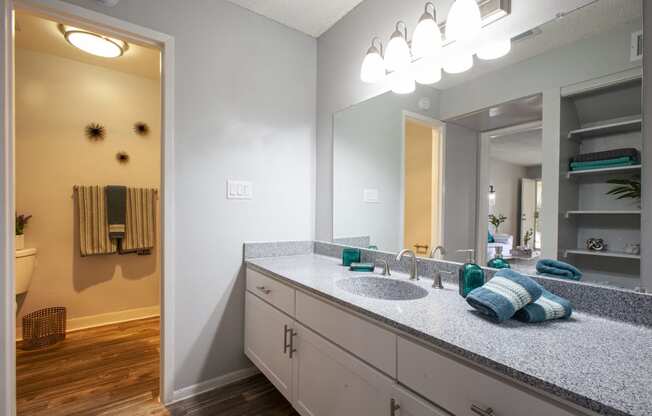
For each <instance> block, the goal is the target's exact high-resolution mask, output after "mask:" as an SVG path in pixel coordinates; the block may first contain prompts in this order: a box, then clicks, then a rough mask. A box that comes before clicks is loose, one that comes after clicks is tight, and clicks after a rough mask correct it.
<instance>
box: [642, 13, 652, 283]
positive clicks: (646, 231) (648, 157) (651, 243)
mask: <svg viewBox="0 0 652 416" xmlns="http://www.w3.org/2000/svg"><path fill="white" fill-rule="evenodd" d="M643 22H644V24H643V31H644V32H645V33H652V4H650V2H648V1H644V2H643ZM650 79H652V42H649V41H648V42H645V44H644V51H643V137H650V132H652V129H651V128H650V124H649V123H650V120H652V89H650ZM641 157H642V159H643V161H644V163H643V175H642V187H643V189H648V190H649V189H650V188H651V185H650V184H652V167H651V166H650V163H651V162H652V146H651V145H650V143H649V140H646V141H645V143H644V145H643V152H642V154H641ZM641 202H642V208H643V215H642V219H641V224H642V229H641V285H642V287H644V288H646V289H647V291H648V292H652V192H645V193H643V195H642V201H641Z"/></svg>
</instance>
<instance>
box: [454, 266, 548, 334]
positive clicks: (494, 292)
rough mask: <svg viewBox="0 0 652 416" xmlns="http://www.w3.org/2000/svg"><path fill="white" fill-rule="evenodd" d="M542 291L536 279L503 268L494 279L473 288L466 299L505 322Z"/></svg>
mask: <svg viewBox="0 0 652 416" xmlns="http://www.w3.org/2000/svg"><path fill="white" fill-rule="evenodd" d="M541 293H543V288H542V287H541V286H540V285H539V284H538V283H537V282H535V281H534V280H532V279H530V278H529V277H527V276H524V275H522V274H520V273H518V272H515V271H514V270H511V269H501V270H499V271H498V272H497V273H496V274H495V275H494V277H493V279H491V280H490V281H488V282H487V283H485V284H484V285H483V286H480V287H479V288H476V289H473V290H472V291H471V292H470V293H469V294H468V296H467V297H466V301H467V302H468V303H469V305H471V306H473V307H474V308H475V309H477V310H478V311H480V312H481V313H482V314H484V315H486V316H488V317H489V318H491V319H492V320H494V321H496V322H503V321H506V320H508V319H509V318H511V317H512V316H514V314H515V313H516V311H518V310H519V309H521V308H522V307H524V306H525V305H527V304H528V303H531V302H534V301H536V300H537V299H539V297H540V296H541Z"/></svg>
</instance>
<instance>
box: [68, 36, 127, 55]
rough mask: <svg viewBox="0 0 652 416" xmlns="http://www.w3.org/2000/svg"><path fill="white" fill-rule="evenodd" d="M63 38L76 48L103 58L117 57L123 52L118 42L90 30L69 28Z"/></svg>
mask: <svg viewBox="0 0 652 416" xmlns="http://www.w3.org/2000/svg"><path fill="white" fill-rule="evenodd" d="M65 38H66V40H67V41H68V42H70V44H71V45H73V46H75V47H76V48H78V49H81V50H82V51H84V52H86V53H90V54H91V55H95V56H101V57H103V58H117V57H119V56H121V55H122V54H123V52H124V49H123V47H122V46H121V45H119V44H118V42H115V41H113V40H112V39H109V38H105V37H103V36H100V35H97V34H95V33H91V32H85V31H82V30H71V31H68V32H66V33H65Z"/></svg>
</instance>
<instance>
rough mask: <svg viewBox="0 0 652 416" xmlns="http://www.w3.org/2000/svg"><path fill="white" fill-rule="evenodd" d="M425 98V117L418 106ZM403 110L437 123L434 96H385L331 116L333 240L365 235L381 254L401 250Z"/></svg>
mask: <svg viewBox="0 0 652 416" xmlns="http://www.w3.org/2000/svg"><path fill="white" fill-rule="evenodd" d="M422 97H428V98H430V102H431V107H430V109H429V110H428V111H424V110H420V109H419V105H418V101H419V99H420V98H422ZM403 110H407V111H410V112H414V113H419V114H423V115H426V116H429V117H433V118H436V117H437V116H438V114H439V92H438V91H437V90H435V89H433V88H429V87H420V88H419V90H418V91H417V92H415V93H414V94H408V95H397V94H394V93H391V92H390V93H386V94H383V95H380V96H378V97H374V98H373V99H371V100H367V101H365V102H363V103H360V104H357V105H355V106H353V107H350V108H347V109H346V110H343V111H340V112H337V113H335V115H334V116H333V118H334V120H333V123H334V126H335V128H334V133H333V134H334V143H333V147H334V149H333V151H334V155H335V157H334V160H333V163H334V170H333V175H334V178H333V185H334V191H333V234H334V237H335V238H341V237H350V236H356V235H368V236H370V237H371V243H372V244H374V245H377V246H378V247H379V248H380V249H381V250H385V251H399V250H400V249H401V248H403V235H402V230H401V217H402V215H403V191H402V190H403V183H402V178H403V160H402V158H403V157H402V155H403V143H402V139H403ZM365 188H374V189H378V190H379V195H380V198H379V201H380V202H378V203H365V202H363V199H362V192H363V189H365Z"/></svg>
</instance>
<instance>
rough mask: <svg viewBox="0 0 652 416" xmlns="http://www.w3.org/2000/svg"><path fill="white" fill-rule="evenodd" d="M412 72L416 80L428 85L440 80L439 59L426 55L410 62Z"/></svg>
mask: <svg viewBox="0 0 652 416" xmlns="http://www.w3.org/2000/svg"><path fill="white" fill-rule="evenodd" d="M412 74H413V76H414V79H415V81H416V82H418V83H419V84H422V85H430V84H434V83H436V82H439V81H440V80H441V60H440V58H438V57H434V56H428V57H425V58H421V59H419V60H417V61H415V62H414V63H412Z"/></svg>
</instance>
